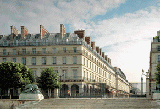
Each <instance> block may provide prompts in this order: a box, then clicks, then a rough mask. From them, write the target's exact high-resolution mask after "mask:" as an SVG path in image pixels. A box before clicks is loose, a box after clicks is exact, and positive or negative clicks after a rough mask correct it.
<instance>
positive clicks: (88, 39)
mask: <svg viewBox="0 0 160 109" xmlns="http://www.w3.org/2000/svg"><path fill="white" fill-rule="evenodd" d="M85 41H86V42H87V44H88V45H89V46H91V38H90V37H85Z"/></svg>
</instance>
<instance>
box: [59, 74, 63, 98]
mask: <svg viewBox="0 0 160 109" xmlns="http://www.w3.org/2000/svg"><path fill="white" fill-rule="evenodd" d="M63 76H64V73H63V74H62V75H59V77H60V82H61V77H63ZM61 91H62V90H61V88H60V96H61Z"/></svg>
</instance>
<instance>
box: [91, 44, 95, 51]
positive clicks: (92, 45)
mask: <svg viewBox="0 0 160 109" xmlns="http://www.w3.org/2000/svg"><path fill="white" fill-rule="evenodd" d="M91 47H92V50H96V46H95V42H91Z"/></svg>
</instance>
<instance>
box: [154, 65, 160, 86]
mask: <svg viewBox="0 0 160 109" xmlns="http://www.w3.org/2000/svg"><path fill="white" fill-rule="evenodd" d="M156 69H157V72H156V73H155V77H156V84H160V63H158V64H157V68H156Z"/></svg>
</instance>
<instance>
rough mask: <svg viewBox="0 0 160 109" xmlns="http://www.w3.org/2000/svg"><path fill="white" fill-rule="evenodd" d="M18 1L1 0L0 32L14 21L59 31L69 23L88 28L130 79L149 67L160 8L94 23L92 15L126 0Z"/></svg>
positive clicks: (31, 28) (33, 29) (31, 27)
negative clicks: (150, 52) (151, 41)
mask: <svg viewBox="0 0 160 109" xmlns="http://www.w3.org/2000/svg"><path fill="white" fill-rule="evenodd" d="M17 1H18V0H13V1H10V2H2V1H0V4H1V5H0V23H1V25H2V26H0V30H1V31H0V34H9V33H10V26H11V25H15V26H16V27H17V28H18V29H19V30H20V26H22V25H24V26H26V27H27V28H28V29H29V32H30V33H39V25H41V24H42V25H44V27H45V28H46V29H49V30H48V31H49V32H59V24H70V29H71V30H72V32H73V30H76V29H85V31H86V35H87V36H91V39H93V38H94V39H93V40H95V41H96V45H97V46H100V47H103V50H105V51H104V52H105V53H106V54H107V55H109V57H110V58H111V59H112V63H113V65H114V66H118V67H120V68H121V69H122V71H124V73H125V74H126V75H127V78H129V79H130V80H132V81H133V78H137V79H136V81H139V77H137V75H138V76H139V75H140V74H141V69H142V68H144V69H145V70H147V67H149V50H150V40H151V39H150V38H152V37H153V36H155V35H156V31H158V30H160V18H159V17H160V16H159V15H160V10H159V8H157V7H149V8H146V9H144V10H139V11H137V12H135V13H127V14H125V15H123V16H119V17H114V18H111V19H108V20H107V19H105V20H102V21H98V22H97V23H94V22H92V21H91V19H92V18H93V17H95V16H97V15H104V14H105V13H106V12H107V11H108V10H110V9H113V8H117V7H118V6H119V5H120V4H122V3H125V1H126V0H99V1H98V0H92V1H91V0H86V1H78V0H71V1H70V2H67V1H65V0H54V1H52V0H45V1H44V0H38V1H19V2H17ZM16 2H17V3H16ZM55 4H56V5H55ZM108 46H109V47H108ZM137 62H138V63H137ZM131 75H132V76H131Z"/></svg>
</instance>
